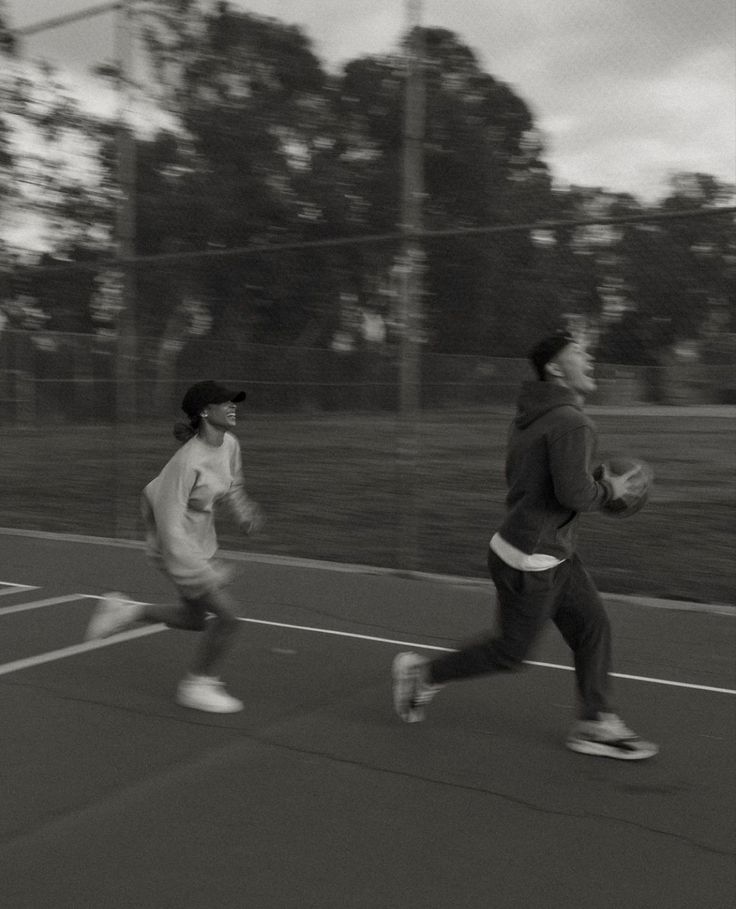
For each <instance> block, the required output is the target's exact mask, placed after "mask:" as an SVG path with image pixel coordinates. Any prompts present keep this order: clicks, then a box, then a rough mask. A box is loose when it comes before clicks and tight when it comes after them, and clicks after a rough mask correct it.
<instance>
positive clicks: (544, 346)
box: [529, 331, 576, 379]
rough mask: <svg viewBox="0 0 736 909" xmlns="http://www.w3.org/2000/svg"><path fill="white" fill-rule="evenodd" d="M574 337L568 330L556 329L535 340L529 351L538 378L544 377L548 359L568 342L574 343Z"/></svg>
mask: <svg viewBox="0 0 736 909" xmlns="http://www.w3.org/2000/svg"><path fill="white" fill-rule="evenodd" d="M575 342H576V339H575V338H574V337H573V336H572V335H571V334H570V332H569V331H557V332H555V333H554V334H553V335H548V336H547V337H546V338H542V340H541V341H539V342H537V343H536V344H535V345H534V347H532V349H531V350H530V351H529V359H530V360H531V362H532V364H533V365H534V368H535V369H536V371H537V375H538V376H539V378H540V379H542V378H544V367H545V366H546V365H547V364H548V363H549V361H550V360H554V358H555V357H556V356H557V354H558V353H559V352H560V351H561V350H562V349H563V348H564V347H567V345H568V344H575Z"/></svg>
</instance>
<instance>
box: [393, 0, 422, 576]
mask: <svg viewBox="0 0 736 909" xmlns="http://www.w3.org/2000/svg"><path fill="white" fill-rule="evenodd" d="M421 7H422V4H421V0H407V16H408V25H409V32H408V36H407V57H406V88H405V101H404V104H405V106H404V127H403V168H402V197H401V225H400V226H401V231H402V233H403V235H404V239H403V242H402V251H401V258H402V263H401V264H402V278H403V280H402V282H401V312H402V320H401V321H402V334H401V361H400V392H399V413H400V439H399V449H400V450H399V460H400V477H401V497H402V499H403V501H402V508H401V528H400V534H401V536H400V550H401V551H400V559H401V563H402V565H401V567H404V568H407V569H414V568H416V566H417V557H418V514H417V497H416V469H417V455H418V447H419V437H418V431H419V423H418V421H419V411H420V408H421V402H420V392H421V376H420V359H419V332H420V327H421V312H420V300H421V296H420V294H421V288H420V283H421V260H422V249H421V246H420V244H419V241H418V239H417V238H416V236H415V235H416V233H417V232H418V231H420V230H421V229H422V198H423V194H424V167H423V152H424V122H425V87H424V71H423V69H424V40H423V34H422V30H421V25H420V22H421Z"/></svg>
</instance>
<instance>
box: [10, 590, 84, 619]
mask: <svg viewBox="0 0 736 909" xmlns="http://www.w3.org/2000/svg"><path fill="white" fill-rule="evenodd" d="M89 599H95V600H96V599H98V597H92V596H91V595H90V594H88V593H69V594H67V595H66V596H63V597H48V598H47V599H45V600H33V601H32V602H30V603H18V604H17V605H16V606H5V607H4V608H3V609H0V616H3V615H10V614H11V613H12V612H28V611H29V610H31V609H43V608H44V606H57V605H59V604H60V603H71V602H73V601H74V600H89Z"/></svg>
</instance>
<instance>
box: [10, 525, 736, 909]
mask: <svg viewBox="0 0 736 909" xmlns="http://www.w3.org/2000/svg"><path fill="white" fill-rule="evenodd" d="M0 552H2V554H3V558H2V563H1V564H2V565H3V569H2V571H0V711H1V712H2V716H3V719H4V722H3V728H4V733H5V734H4V735H3V736H2V738H0V758H1V759H0V767H2V776H1V777H0V779H1V780H2V811H1V812H0V882H1V884H2V886H1V888H0V889H1V891H2V896H1V897H0V902H1V903H2V905H3V906H4V907H7V909H26V907H28V909H36V907H39V909H40V907H46V906H54V907H60V909H64V907H69V909H71V907H74V909H82V907H90V909H92V907H103V906H104V907H151V909H154V907H155V909H158V907H169V906H171V907H175V906H176V907H192V909H199V907H202V909H209V907H252V909H277V907H278V909H290V907H312V906H314V907H326V909H332V907H335V909H338V907H340V909H349V907H350V909H351V907H361V909H362V907H366V909H384V907H385V909H393V907H415V906H416V907H438V909H439V907H468V909H476V907H478V909H481V907H482V909H485V907H488V906H499V907H512V909H513V907H517V906H518V907H557V906H559V907H593V909H595V907H620V906H622V905H627V906H634V907H653V906H655V907H658V906H666V907H671V909H677V907H688V909H690V907H694V906H698V907H703V909H721V907H726V906H729V907H730V906H731V905H733V904H734V899H735V898H736V871H735V866H736V863H734V828H735V827H736V803H735V798H734V786H733V779H734V776H735V775H734V770H735V769H736V766H735V765H736V761H735V760H734V744H735V742H736V714H735V711H734V706H735V705H736V700H735V695H736V677H735V675H736V673H735V669H736V667H735V666H734V653H736V647H735V646H734V645H736V616H734V615H733V614H732V613H729V612H728V611H727V610H720V611H719V610H716V611H714V612H707V611H702V610H701V611H693V610H689V609H687V608H673V609H651V608H644V607H642V606H640V605H638V604H636V603H635V602H622V601H617V600H615V599H612V600H611V603H610V614H611V619H612V622H613V626H614V641H615V644H614V653H615V667H614V668H615V671H616V673H617V678H616V679H615V692H616V700H617V703H618V706H619V708H620V711H621V713H622V716H623V717H624V718H625V719H626V721H627V722H629V723H630V725H632V726H633V727H634V728H635V729H637V731H639V732H641V733H642V734H643V735H645V736H647V737H651V738H653V739H654V740H655V741H657V742H659V743H660V746H661V753H660V755H658V756H657V757H656V758H654V759H653V760H651V761H647V762H642V763H639V764H634V763H625V762H617V761H610V760H602V759H596V758H589V757H584V756H581V755H575V754H572V753H571V752H569V751H567V750H566V749H565V748H564V745H563V742H564V735H565V732H566V730H567V727H568V725H569V723H570V722H571V720H572V718H573V716H574V704H575V701H574V688H573V675H572V673H571V672H570V671H569V664H570V660H569V656H568V654H567V651H566V648H565V647H564V644H561V643H560V641H559V640H558V638H557V637H556V633H555V632H554V629H551V630H550V633H549V634H545V636H544V637H543V639H542V640H541V641H540V644H539V647H538V648H537V650H536V651H535V653H534V654H533V655H532V657H531V660H532V662H533V664H534V665H531V666H529V667H528V670H527V671H525V672H523V673H520V674H518V675H514V676H504V677H500V676H499V677H494V678H492V679H491V678H486V679H476V680H473V681H468V682H462V683H458V684H456V685H452V686H448V688H447V690H445V691H443V692H442V693H441V694H440V695H439V696H438V698H437V699H436V701H435V702H434V703H433V705H432V707H431V710H430V712H429V716H428V719H427V721H426V722H425V723H424V724H417V725H412V726H406V725H404V724H402V723H400V722H399V721H398V720H397V719H396V717H395V716H394V714H393V711H392V707H391V686H390V672H389V668H390V663H391V660H392V658H393V656H394V655H395V654H396V653H397V652H399V651H400V650H402V649H406V643H409V644H411V645H413V646H416V647H419V646H425V647H427V648H450V647H452V646H453V645H454V643H455V642H456V641H459V640H463V639H465V638H467V637H468V636H471V635H473V634H474V633H476V632H478V631H479V630H480V629H482V628H485V627H489V626H490V625H491V624H492V620H493V609H492V598H491V594H490V589H489V588H486V587H484V586H483V585H477V584H471V585H464V584H461V583H457V584H453V583H448V582H440V581H434V582H433V581H431V580H429V579H417V578H403V577H397V576H395V575H391V574H386V573H376V572H370V571H365V572H361V571H345V570H338V569H337V568H336V567H332V566H316V565H311V566H310V565H306V564H295V565H288V564H285V563H284V562H279V561H278V560H276V561H273V562H269V561H248V560H244V561H241V562H240V564H239V566H238V567H239V569H240V576H239V578H238V580H237V581H236V583H235V585H234V587H233V594H234V596H235V598H236V600H237V601H238V602H239V603H240V604H241V614H242V617H243V619H244V621H243V626H242V629H241V634H240V635H239V639H238V641H237V644H236V646H235V648H234V650H233V653H232V654H231V655H230V657H229V659H228V660H227V663H226V666H225V667H224V671H223V675H224V677H225V678H226V679H227V682H228V685H229V688H230V689H231V690H232V691H233V693H235V694H237V695H238V696H239V697H241V698H243V700H244V702H245V709H244V710H243V712H242V713H240V714H236V715H232V716H215V715H209V714H201V713H197V712H194V711H187V710H184V709H183V708H180V707H178V706H177V705H176V704H175V703H174V702H173V692H174V690H175V687H176V683H177V681H178V679H179V677H180V676H181V674H182V673H183V671H184V669H185V668H186V664H187V660H188V658H189V654H190V653H191V649H192V646H193V645H194V642H195V638H194V636H193V635H191V634H186V633H183V632H174V631H167V630H163V629H162V628H161V627H160V626H147V627H143V628H141V629H140V630H139V631H136V632H134V633H133V634H132V635H130V636H129V635H122V636H120V637H119V638H117V639H113V640H112V641H109V642H102V643H103V645H104V646H94V645H89V644H84V643H83V642H82V638H83V633H84V629H85V627H86V623H87V620H88V618H89V615H90V613H91V610H92V608H93V607H94V604H95V603H96V599H95V598H96V597H97V596H99V595H100V594H102V593H103V592H104V591H106V590H109V589H119V590H122V591H124V592H125V593H127V594H128V595H130V596H131V597H132V598H134V599H138V600H141V601H145V602H162V601H165V600H168V599H170V597H171V590H170V588H169V586H168V583H167V582H166V580H165V578H163V577H161V576H159V575H158V574H157V573H156V572H155V571H154V570H153V569H152V568H150V566H148V564H147V563H146V560H145V557H144V555H143V554H142V552H141V551H140V550H139V549H137V548H126V547H121V546H114V545H106V544H102V543H100V544H92V543H90V542H88V541H76V542H73V541H65V540H61V539H53V538H52V539H44V538H40V537H23V536H15V535H6V534H0ZM14 585H16V586H14ZM287 626H288V627H287ZM429 652H431V650H430V651H429Z"/></svg>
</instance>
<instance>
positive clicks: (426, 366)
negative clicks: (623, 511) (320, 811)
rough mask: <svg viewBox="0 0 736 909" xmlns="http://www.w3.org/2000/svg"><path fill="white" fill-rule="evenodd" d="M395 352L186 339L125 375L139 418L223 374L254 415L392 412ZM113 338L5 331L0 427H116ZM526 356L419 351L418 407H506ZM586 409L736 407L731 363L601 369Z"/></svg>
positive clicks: (173, 404)
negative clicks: (599, 406) (238, 389)
mask: <svg viewBox="0 0 736 909" xmlns="http://www.w3.org/2000/svg"><path fill="white" fill-rule="evenodd" d="M400 355H401V354H400V350H399V349H397V348H393V349H392V348H388V349H385V348H382V347H381V346H378V345H373V346H370V345H366V346H365V347H363V348H361V349H358V350H350V351H339V350H329V349H328V350H325V349H317V348H314V349H309V348H307V349H305V348H298V347H274V346H267V345H258V344H237V343H231V344H225V343H214V342H207V341H202V340H190V341H188V342H187V343H186V344H182V345H181V346H180V349H179V350H178V351H177V352H176V354H175V355H170V356H168V357H167V358H166V360H165V362H158V363H157V362H156V361H155V360H150V359H145V358H143V357H141V358H139V359H138V360H137V361H136V363H135V365H134V367H133V370H132V376H133V380H134V384H135V399H136V409H135V415H134V418H135V421H136V422H140V421H146V420H159V419H161V418H162V416H163V415H166V414H170V415H175V414H176V412H177V411H178V409H179V401H180V400H181V396H182V394H183V390H184V389H185V388H186V387H187V385H189V384H191V383H192V382H194V381H198V380H200V379H202V378H207V377H210V378H213V377H214V378H219V379H221V380H224V381H227V382H229V383H231V384H234V385H237V386H243V387H245V388H247V389H248V393H249V400H248V407H249V409H250V410H252V411H254V412H260V413H285V414H304V413H314V412H325V413H330V412H336V413H359V412H383V413H386V414H391V413H396V412H397V411H398V408H399V398H400V383H401V370H400V366H401V364H400ZM117 356H118V346H117V342H116V340H115V338H108V337H105V336H95V335H81V334H70V333H63V332H45V331H33V332H29V331H5V332H3V333H2V334H0V420H2V423H3V424H4V425H5V426H32V425H36V424H38V423H39V422H43V423H58V424H69V425H73V424H77V423H78V424H112V423H114V422H115V421H116V420H117V412H118V410H117V406H116V397H117V391H118V381H119V380H118V378H117V371H116V358H117ZM530 377H531V373H530V370H529V366H528V364H527V362H526V360H524V359H519V358H499V357H479V356H453V355H448V354H437V353H425V354H423V355H422V356H421V366H420V374H419V379H420V388H419V393H418V396H417V400H418V403H419V405H420V407H421V409H423V410H428V411H433V410H439V411H442V410H450V411H451V410H453V409H457V410H468V409H472V408H479V407H498V406H505V405H510V404H512V403H513V401H514V400H515V398H516V395H517V393H518V389H519V385H520V384H521V382H522V381H523V380H524V379H525V378H530ZM597 382H598V391H597V393H596V394H595V395H594V396H593V397H592V398H591V403H592V404H594V405H595V404H606V405H620V406H635V405H644V404H663V405H682V404H689V405H697V404H702V405H706V404H707V405H719V404H736V372H735V371H734V369H733V368H732V367H731V366H729V365H717V364H702V363H692V362H687V361H683V360H681V361H678V359H677V358H676V357H675V356H674V355H673V357H672V362H671V363H670V364H669V365H663V366H632V365H621V364H611V363H599V364H597Z"/></svg>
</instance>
